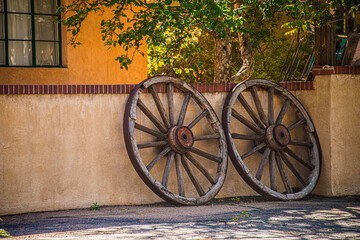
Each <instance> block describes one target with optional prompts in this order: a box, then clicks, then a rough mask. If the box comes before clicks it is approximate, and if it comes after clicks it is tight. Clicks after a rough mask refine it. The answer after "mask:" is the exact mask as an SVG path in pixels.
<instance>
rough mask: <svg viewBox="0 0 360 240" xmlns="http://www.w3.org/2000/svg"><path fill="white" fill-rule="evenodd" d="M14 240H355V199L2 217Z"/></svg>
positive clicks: (359, 219)
mask: <svg viewBox="0 0 360 240" xmlns="http://www.w3.org/2000/svg"><path fill="white" fill-rule="evenodd" d="M2 219H3V222H0V229H5V230H7V231H9V232H10V234H11V236H13V238H15V239H360V197H343V198H321V197H309V198H307V199H306V200H302V201H292V202H274V201H266V200H265V199H263V198H233V199H222V200H216V201H213V202H211V203H210V204H208V205H205V206H197V207H178V206H173V205H170V204H166V203H163V204H154V205H145V206H116V207H101V209H100V210H99V211H90V210H89V209H81V210H69V211H57V212H43V213H31V214H21V215H13V216H3V217H2Z"/></svg>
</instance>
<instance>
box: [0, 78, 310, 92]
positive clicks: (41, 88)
mask: <svg viewBox="0 0 360 240" xmlns="http://www.w3.org/2000/svg"><path fill="white" fill-rule="evenodd" d="M236 84H237V83H192V84H191V85H192V86H193V87H194V88H196V89H197V90H198V91H199V92H202V93H215V92H229V91H230V90H231V89H232V88H233V87H234V86H236ZM279 84H280V85H282V86H283V87H285V88H286V89H288V90H290V91H297V90H314V82H313V81H301V82H300V81H299V82H280V83H279ZM135 86H136V84H118V85H0V94H2V95H9V94H17V95H18V94H129V93H130V92H131V91H132V90H133V89H134V88H135Z"/></svg>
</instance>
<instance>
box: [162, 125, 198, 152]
mask: <svg viewBox="0 0 360 240" xmlns="http://www.w3.org/2000/svg"><path fill="white" fill-rule="evenodd" d="M168 141H169V144H170V147H171V148H172V150H174V151H175V152H177V153H186V152H188V151H189V148H191V147H192V146H193V145H194V135H193V133H192V132H191V130H190V129H189V128H187V127H184V126H182V127H179V126H174V127H172V128H170V130H169V132H168Z"/></svg>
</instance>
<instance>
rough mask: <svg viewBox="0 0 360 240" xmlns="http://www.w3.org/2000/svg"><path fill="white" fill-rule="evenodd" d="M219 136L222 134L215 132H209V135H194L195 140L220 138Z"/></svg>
mask: <svg viewBox="0 0 360 240" xmlns="http://www.w3.org/2000/svg"><path fill="white" fill-rule="evenodd" d="M219 138H220V134H219V133H215V134H208V135H202V136H197V137H194V141H202V140H209V139H219Z"/></svg>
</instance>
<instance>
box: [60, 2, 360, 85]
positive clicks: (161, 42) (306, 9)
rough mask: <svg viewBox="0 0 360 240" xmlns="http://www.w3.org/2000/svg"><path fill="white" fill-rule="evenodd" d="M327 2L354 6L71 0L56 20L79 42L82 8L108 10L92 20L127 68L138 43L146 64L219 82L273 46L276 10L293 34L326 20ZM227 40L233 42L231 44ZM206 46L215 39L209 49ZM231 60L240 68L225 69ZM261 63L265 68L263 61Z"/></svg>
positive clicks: (249, 67) (354, 6)
mask: <svg viewBox="0 0 360 240" xmlns="http://www.w3.org/2000/svg"><path fill="white" fill-rule="evenodd" d="M330 9H332V10H334V11H335V12H339V11H340V10H341V11H342V12H343V13H342V16H346V17H348V16H352V15H353V13H355V12H356V11H357V10H358V3H357V1H355V0H335V1H322V0H309V1H292V0H285V1H281V0H269V1H264V0H242V1H240V0H197V1H196V0H176V1H174V0H152V1H150V0H148V1H147V2H146V1H144V0H72V1H71V2H70V3H69V4H68V5H63V6H62V7H61V8H60V12H63V13H67V14H66V15H65V16H68V17H67V18H65V19H63V20H62V22H63V24H64V25H66V26H67V27H68V30H69V31H71V33H72V38H71V39H70V44H71V45H74V46H76V45H79V44H81V43H79V42H78V41H77V36H78V34H79V32H80V29H81V24H82V23H83V21H84V20H85V19H86V18H87V17H88V16H89V14H90V13H93V12H98V13H100V14H101V13H104V12H108V11H110V12H111V16H110V17H109V18H104V19H103V20H102V21H101V23H100V28H101V31H102V38H103V41H104V44H105V45H106V46H109V47H117V46H121V47H122V48H123V49H124V50H125V51H126V53H125V54H123V55H120V56H119V57H118V58H117V60H118V61H119V63H120V66H121V67H122V68H126V69H127V68H128V65H129V64H130V63H131V61H132V59H133V57H134V54H135V53H137V52H138V53H139V54H142V55H144V54H145V53H144V52H141V51H140V46H141V45H143V44H147V46H148V51H149V53H150V58H149V61H151V62H153V63H154V62H158V64H157V65H156V64H155V65H152V68H153V69H150V71H153V72H156V71H157V70H158V69H159V68H161V69H162V70H164V69H165V72H166V73H171V74H184V76H189V77H192V78H193V79H195V80H203V78H202V77H200V76H205V77H208V76H209V77H210V76H213V81H214V82H221V81H230V80H231V81H241V80H244V79H247V78H249V77H250V75H251V74H252V72H253V69H254V62H255V60H254V54H253V53H254V52H256V51H258V52H259V53H260V54H261V52H262V53H263V54H264V50H263V49H264V48H268V47H272V48H274V47H275V48H276V47H278V46H277V42H276V41H275V40H272V39H274V38H273V37H274V36H275V35H274V32H273V30H272V28H273V27H274V24H275V25H276V24H277V23H278V22H277V20H278V18H279V17H284V16H286V18H287V19H288V20H289V21H288V23H285V24H284V25H283V26H284V27H287V28H289V32H288V33H290V34H294V33H299V32H301V31H303V32H304V31H306V30H307V28H308V26H309V25H310V24H313V25H321V24H324V23H326V22H327V21H328V19H330V18H333V17H334V14H332V12H331V11H330ZM104 16H109V15H104ZM251 36H252V37H251ZM259 40H261V41H259ZM263 40H267V42H265V41H263ZM264 42H265V43H264ZM204 43H205V44H204ZM208 43H211V44H208ZM234 43H237V44H238V45H237V46H236V47H233V45H234ZM210 46H215V47H212V48H214V52H213V53H210V52H211V50H212V49H211V48H210ZM278 49H281V48H278ZM234 52H238V53H239V54H236V55H234ZM195 56H196V58H195ZM199 56H200V58H199ZM209 56H210V57H209ZM239 56H240V57H239ZM240 58H241V59H240ZM210 62H213V67H212V70H211V71H209V69H210V68H209V67H206V68H204V67H202V65H203V66H204V65H206V66H208V65H209V64H211V63H210ZM232 62H233V65H234V66H237V67H238V69H240V70H234V69H233V70H232V68H231V65H232V64H231V63H232ZM258 65H261V63H260V64H258ZM263 68H264V69H270V68H269V66H265V65H264V66H263ZM270 71H272V70H271V69H270Z"/></svg>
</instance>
